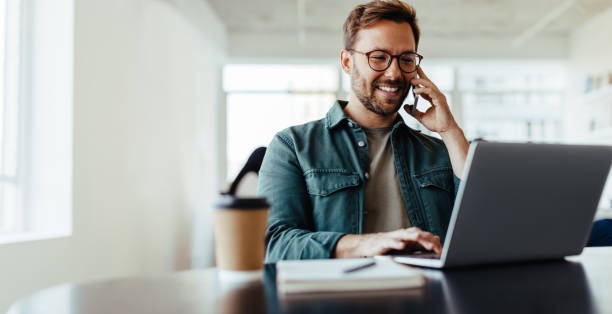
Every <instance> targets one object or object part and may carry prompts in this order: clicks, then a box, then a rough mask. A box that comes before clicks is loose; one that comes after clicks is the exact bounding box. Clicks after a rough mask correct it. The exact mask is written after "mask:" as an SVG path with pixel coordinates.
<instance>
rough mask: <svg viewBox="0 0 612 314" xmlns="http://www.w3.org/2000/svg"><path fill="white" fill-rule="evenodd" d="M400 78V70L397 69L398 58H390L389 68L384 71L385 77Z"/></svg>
mask: <svg viewBox="0 0 612 314" xmlns="http://www.w3.org/2000/svg"><path fill="white" fill-rule="evenodd" d="M401 76H402V70H400V68H399V60H398V58H395V57H392V58H391V64H389V67H388V68H387V69H386V70H385V77H388V78H392V79H397V78H400V77H401Z"/></svg>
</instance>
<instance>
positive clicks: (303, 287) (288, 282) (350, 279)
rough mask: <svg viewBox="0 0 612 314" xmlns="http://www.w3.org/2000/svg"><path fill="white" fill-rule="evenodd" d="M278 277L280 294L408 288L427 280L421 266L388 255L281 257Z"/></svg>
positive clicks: (278, 265) (422, 283) (277, 266)
mask: <svg viewBox="0 0 612 314" xmlns="http://www.w3.org/2000/svg"><path fill="white" fill-rule="evenodd" d="M373 260H374V261H375V263H376V264H375V265H373V266H370V267H366V268H363V269H360V270H357V271H353V272H348V273H347V272H345V270H346V269H351V268H355V267H358V266H360V265H365V264H368V263H369V262H371V261H373ZM276 279H277V287H278V292H279V293H281V294H291V293H310V292H342V291H369V290H391V289H407V288H415V287H421V286H423V285H424V284H425V277H424V276H423V275H422V273H421V271H420V270H418V269H415V268H411V267H409V266H406V265H401V264H398V263H396V262H394V261H393V260H392V259H391V258H390V257H386V256H385V257H382V256H381V257H376V258H374V259H371V258H370V259H368V258H359V259H324V260H301V261H279V262H278V263H277V264H276Z"/></svg>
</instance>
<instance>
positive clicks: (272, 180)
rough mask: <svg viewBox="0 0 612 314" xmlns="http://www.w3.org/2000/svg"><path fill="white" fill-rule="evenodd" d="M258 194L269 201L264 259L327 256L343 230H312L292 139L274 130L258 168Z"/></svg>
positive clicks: (306, 192) (309, 210)
mask: <svg viewBox="0 0 612 314" xmlns="http://www.w3.org/2000/svg"><path fill="white" fill-rule="evenodd" d="M257 194H258V196H261V197H266V198H267V200H268V202H269V203H270V205H271V206H270V212H269V215H268V227H267V229H266V237H265V239H266V240H265V241H266V263H274V262H276V261H278V260H284V259H315V258H330V257H331V256H332V255H333V251H334V249H335V246H336V243H337V242H338V240H339V239H340V237H342V236H343V235H344V234H343V233H340V232H329V231H324V232H322V231H316V230H314V222H313V216H312V205H311V202H310V197H309V195H308V191H307V189H306V183H305V180H304V176H303V171H302V168H301V167H300V165H299V160H298V157H297V155H296V150H295V147H294V143H293V141H292V140H291V138H290V137H289V136H287V135H283V134H282V132H281V133H278V134H277V135H276V136H275V137H274V139H273V140H272V142H271V143H270V145H269V146H268V148H267V150H266V155H265V157H264V160H263V164H262V166H261V169H260V172H259V184H258V191H257Z"/></svg>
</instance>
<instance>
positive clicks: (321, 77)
mask: <svg viewBox="0 0 612 314" xmlns="http://www.w3.org/2000/svg"><path fill="white" fill-rule="evenodd" d="M223 77H224V83H223V86H224V90H225V92H226V93H227V165H228V166H227V178H228V179H230V180H231V179H233V178H235V177H236V175H237V174H238V172H239V171H240V169H241V168H242V166H243V165H244V163H245V162H246V160H247V158H248V157H249V155H250V154H251V152H253V150H254V149H255V148H257V147H259V146H268V144H270V141H271V140H272V138H273V137H274V134H276V133H277V132H278V131H280V130H282V129H284V128H287V127H289V126H292V125H296V124H302V123H306V122H308V121H312V120H317V119H321V118H323V117H324V116H325V114H326V113H327V111H328V110H329V109H330V108H331V106H332V104H333V103H334V101H335V100H336V95H337V93H338V89H339V88H340V69H339V66H335V65H315V64H302V65H269V64H268V65H239V64H235V65H227V66H226V67H225V69H224V75H223Z"/></svg>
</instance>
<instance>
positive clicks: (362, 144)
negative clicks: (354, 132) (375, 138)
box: [357, 141, 365, 147]
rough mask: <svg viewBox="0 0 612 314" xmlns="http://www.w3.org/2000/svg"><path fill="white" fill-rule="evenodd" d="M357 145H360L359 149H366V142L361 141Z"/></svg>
mask: <svg viewBox="0 0 612 314" xmlns="http://www.w3.org/2000/svg"><path fill="white" fill-rule="evenodd" d="M357 145H359V147H364V146H365V142H364V141H359V142H358V143H357Z"/></svg>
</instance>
